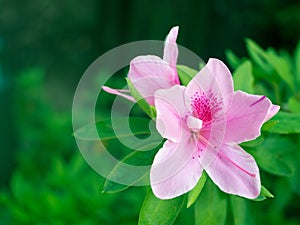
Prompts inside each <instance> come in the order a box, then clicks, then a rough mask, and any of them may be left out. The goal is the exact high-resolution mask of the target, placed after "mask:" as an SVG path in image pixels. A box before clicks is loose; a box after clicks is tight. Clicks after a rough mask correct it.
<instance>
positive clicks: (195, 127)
mask: <svg viewBox="0 0 300 225" xmlns="http://www.w3.org/2000/svg"><path fill="white" fill-rule="evenodd" d="M186 123H187V126H188V128H189V129H190V130H191V131H192V132H194V133H197V132H198V131H200V129H201V128H202V125H203V121H202V120H200V119H198V118H196V117H193V116H188V118H187V120H186Z"/></svg>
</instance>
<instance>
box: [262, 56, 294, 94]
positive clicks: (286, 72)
mask: <svg viewBox="0 0 300 225" xmlns="http://www.w3.org/2000/svg"><path fill="white" fill-rule="evenodd" d="M266 60H267V61H268V63H270V65H271V66H272V67H273V68H274V69H275V71H276V73H277V75H278V76H279V77H280V78H281V79H282V80H283V81H284V82H285V83H286V84H287V85H288V86H289V87H290V88H291V89H292V90H293V91H295V85H294V84H295V80H294V76H293V74H292V68H291V65H290V62H289V61H287V60H286V59H285V58H283V57H280V56H278V55H277V54H276V52H275V51H269V52H268V56H267V58H266Z"/></svg>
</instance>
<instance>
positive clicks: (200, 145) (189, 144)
mask: <svg viewBox="0 0 300 225" xmlns="http://www.w3.org/2000/svg"><path fill="white" fill-rule="evenodd" d="M155 107H156V111H157V120H156V126H157V130H158V132H159V133H160V134H161V135H162V137H164V138H166V139H167V140H166V142H165V143H164V145H163V147H162V148H161V149H160V150H159V151H158V153H157V154H156V156H155V158H154V162H153V164H152V167H151V171H150V182H151V187H152V190H153V193H154V194H155V195H156V196H157V197H158V198H161V199H170V198H174V197H177V196H179V195H182V194H184V193H186V192H188V191H190V190H192V189H193V188H194V187H195V186H196V184H197V182H198V180H199V179H200V177H201V175H202V173H203V170H205V171H206V173H207V174H208V176H209V177H210V178H211V180H212V181H213V182H214V183H215V184H216V185H217V186H218V187H219V188H220V189H221V190H222V191H224V192H226V193H229V194H234V195H239V196H242V197H245V198H251V199H252V198H256V197H257V196H258V195H259V193H260V187H261V182H260V175H259V169H258V166H257V164H256V162H255V159H254V158H253V157H252V156H251V155H250V154H248V153H247V152H246V151H245V150H243V149H242V148H241V147H240V146H239V145H238V144H240V143H242V142H246V141H250V140H253V139H255V138H257V137H258V136H259V135H260V129H261V126H262V124H263V123H264V122H265V121H266V120H268V119H270V118H271V117H272V116H274V115H275V114H276V113H277V112H278V110H279V106H276V105H273V104H272V103H271V101H270V100H269V99H268V98H267V97H265V96H259V95H251V94H247V93H245V92H242V91H235V92H234V90H233V81H232V76H231V73H230V71H229V70H228V68H227V67H226V66H225V65H224V64H223V62H221V61H220V60H217V59H210V60H209V61H208V63H207V65H206V66H205V67H204V68H203V69H202V70H201V71H200V72H199V73H198V74H197V75H196V76H195V77H194V78H193V79H192V80H191V81H190V83H189V84H188V85H187V87H184V86H180V85H175V86H173V87H172V88H169V89H163V90H158V91H157V92H156V93H155Z"/></svg>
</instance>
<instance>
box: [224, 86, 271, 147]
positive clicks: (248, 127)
mask: <svg viewBox="0 0 300 225" xmlns="http://www.w3.org/2000/svg"><path fill="white" fill-rule="evenodd" d="M271 105H272V103H271V101H270V100H269V99H268V98H266V97H265V96H259V95H251V94H247V93H245V92H242V91H237V92H235V93H234V97H233V101H232V104H231V107H230V109H229V110H228V112H227V123H226V133H225V137H224V143H241V142H245V141H250V140H253V139H255V138H257V137H258V136H259V135H260V129H261V126H262V124H263V123H264V121H265V118H266V117H267V115H268V113H269V109H270V107H271Z"/></svg>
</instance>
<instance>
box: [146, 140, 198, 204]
mask: <svg viewBox="0 0 300 225" xmlns="http://www.w3.org/2000/svg"><path fill="white" fill-rule="evenodd" d="M195 151H196V142H195V141H190V140H188V139H186V140H185V141H184V142H180V143H173V142H171V141H166V142H165V144H164V146H163V147H162V148H161V149H160V150H159V151H158V153H157V154H156V156H155V158H154V162H153V164H152V167H151V171H150V182H151V187H152V191H153V193H154V194H155V196H157V197H158V198H160V199H171V198H175V197H177V196H179V195H182V194H184V193H186V192H188V191H190V190H192V189H193V188H194V187H195V186H196V184H197V182H198V180H199V178H200V177H201V174H202V168H201V167H200V164H199V162H198V160H197V159H196V158H195V157H193V154H194V153H195Z"/></svg>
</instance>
